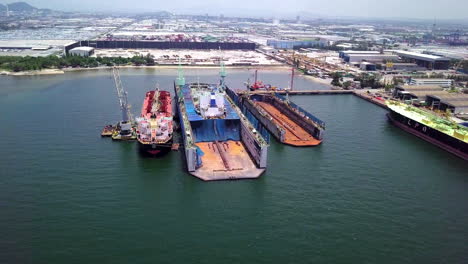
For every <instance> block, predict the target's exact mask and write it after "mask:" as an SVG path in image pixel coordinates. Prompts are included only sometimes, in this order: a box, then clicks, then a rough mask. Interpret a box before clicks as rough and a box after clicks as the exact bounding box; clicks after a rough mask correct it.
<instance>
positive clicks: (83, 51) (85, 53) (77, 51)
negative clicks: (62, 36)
mask: <svg viewBox="0 0 468 264" xmlns="http://www.w3.org/2000/svg"><path fill="white" fill-rule="evenodd" d="M68 54H70V55H71V56H81V57H89V56H91V55H93V54H94V48H92V47H76V48H73V49H71V50H70V51H68Z"/></svg>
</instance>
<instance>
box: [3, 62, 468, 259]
mask: <svg viewBox="0 0 468 264" xmlns="http://www.w3.org/2000/svg"><path fill="white" fill-rule="evenodd" d="M217 72H218V70H201V69H200V70H186V75H187V81H197V79H199V80H200V81H207V82H216V81H217V77H216V76H217ZM252 73H253V72H252V71H243V70H229V76H228V79H227V81H228V85H230V86H231V87H239V88H240V87H242V84H243V83H244V82H245V81H246V80H247V78H248V77H249V76H251V74H252ZM175 75H176V71H175V70H123V71H122V81H123V83H124V86H125V87H126V89H127V90H128V92H129V100H130V102H131V103H132V105H133V106H134V108H133V112H134V113H135V114H136V113H137V112H138V111H139V108H140V105H141V103H142V100H143V97H144V92H145V91H147V90H149V89H152V88H154V87H155V84H156V82H159V86H160V87H161V89H167V90H170V91H172V83H173V80H174V76H175ZM259 77H260V78H261V79H262V80H264V81H265V82H267V83H271V84H274V85H277V86H282V87H285V86H287V84H288V81H289V73H288V72H280V71H263V72H261V73H260V76H259ZM295 85H296V88H297V89H325V88H326V87H324V86H322V85H320V84H316V83H312V82H310V81H308V80H306V79H304V78H302V77H296V80H295ZM292 100H293V101H294V102H296V103H297V104H299V105H300V106H302V107H304V108H305V109H307V110H309V111H310V112H312V113H313V114H315V115H316V116H318V117H319V118H321V119H322V120H324V121H325V122H326V123H327V130H326V137H325V141H324V143H323V144H322V145H321V146H319V147H316V148H293V147H288V146H284V145H280V144H278V143H277V142H275V141H274V139H273V138H272V142H271V145H270V148H269V159H268V164H269V167H268V170H267V172H266V173H265V174H264V175H263V176H262V177H261V178H260V179H258V180H248V181H224V182H211V183H205V182H202V181H200V180H198V179H196V178H194V177H192V176H190V175H189V174H187V173H186V172H185V169H184V164H183V160H182V156H181V153H179V152H173V153H170V154H169V155H167V156H165V157H163V158H161V159H150V158H143V157H140V156H139V155H138V154H137V149H136V144H132V143H125V142H112V141H111V140H110V139H105V138H101V137H100V136H99V133H100V130H101V128H102V126H103V125H104V124H107V123H110V122H114V121H116V120H118V118H119V111H118V103H117V99H116V93H115V88H114V84H113V80H112V78H111V76H110V73H109V72H108V71H98V72H77V73H67V74H65V75H59V76H40V77H38V76H36V77H21V78H18V77H6V76H2V77H0V132H1V133H0V134H1V137H0V156H1V158H0V169H1V177H0V205H1V208H0V209H1V211H0V263H240V262H242V263H468V254H467V252H468V203H467V201H468V164H467V163H466V162H465V161H463V160H461V159H459V158H457V157H455V156H453V155H451V154H449V153H447V152H445V151H443V150H440V149H438V148H437V147H434V146H432V145H430V144H428V143H426V142H424V141H421V140H419V139H418V138H416V137H415V136H412V135H410V134H407V133H405V132H404V131H401V130H400V129H398V128H396V127H393V126H392V125H390V124H389V123H388V122H387V121H386V119H385V110H383V109H381V108H379V107H377V106H375V105H372V104H369V103H368V102H366V101H363V100H361V99H359V98H356V97H354V96H351V95H322V96H295V97H292Z"/></svg>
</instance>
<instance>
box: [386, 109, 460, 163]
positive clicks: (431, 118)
mask: <svg viewBox="0 0 468 264" xmlns="http://www.w3.org/2000/svg"><path fill="white" fill-rule="evenodd" d="M386 103H387V106H388V108H389V109H390V113H388V114H387V117H388V119H389V120H390V121H391V122H392V123H393V124H395V125H396V126H398V127H399V128H401V129H403V130H405V131H407V132H409V133H411V134H413V135H416V136H418V137H419V138H421V139H424V140H426V141H428V142H430V143H432V144H434V145H436V146H438V147H440V148H442V149H445V150H446V151H449V152H451V153H453V154H455V155H457V156H459V157H460V158H463V159H465V160H468V128H467V127H465V126H462V125H460V124H457V123H455V122H453V121H452V120H449V119H447V118H443V117H440V116H438V115H436V114H434V113H431V112H429V111H425V110H423V109H421V108H417V107H414V106H411V105H407V104H404V103H401V102H396V101H387V102H386Z"/></svg>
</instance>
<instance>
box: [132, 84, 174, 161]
mask: <svg viewBox="0 0 468 264" xmlns="http://www.w3.org/2000/svg"><path fill="white" fill-rule="evenodd" d="M136 121H137V140H138V145H139V149H140V151H141V152H142V153H145V154H150V155H160V154H163V153H167V152H168V151H170V150H171V147H172V134H173V118H172V102H171V94H170V93H169V92H167V91H159V90H154V91H149V92H147V93H146V97H145V100H144V101H143V106H142V108H141V116H140V117H138V118H137V119H136Z"/></svg>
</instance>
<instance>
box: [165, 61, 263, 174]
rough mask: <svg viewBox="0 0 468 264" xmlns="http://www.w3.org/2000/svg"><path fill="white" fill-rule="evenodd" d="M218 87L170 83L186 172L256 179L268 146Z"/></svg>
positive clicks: (181, 79) (222, 75) (180, 74)
mask: <svg viewBox="0 0 468 264" xmlns="http://www.w3.org/2000/svg"><path fill="white" fill-rule="evenodd" d="M221 77H222V81H221V82H220V84H210V83H199V82H197V83H187V84H186V83H185V79H184V78H183V76H182V73H181V69H179V77H178V79H177V81H176V83H175V84H174V90H175V97H176V101H177V110H178V115H179V118H180V124H181V129H182V138H183V140H184V149H185V158H186V162H187V170H188V171H189V173H190V174H192V175H194V176H196V177H198V178H200V179H202V180H205V181H211V180H228V179H248V178H257V177H260V175H261V174H262V173H263V172H264V171H265V168H266V163H267V148H268V144H267V142H266V141H265V140H264V138H263V137H262V136H261V135H260V133H258V132H257V131H256V129H255V128H254V127H253V126H252V124H251V123H250V122H249V120H248V119H247V118H246V117H245V116H244V115H243V114H242V112H241V111H240V109H238V108H237V106H236V105H235V104H234V103H233V102H232V100H231V99H230V98H229V97H228V96H227V95H226V93H225V85H224V77H225V73H224V70H223V71H222V74H221Z"/></svg>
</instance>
